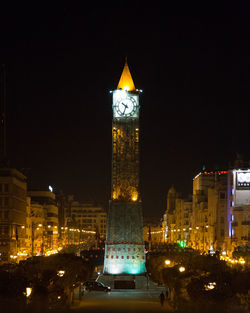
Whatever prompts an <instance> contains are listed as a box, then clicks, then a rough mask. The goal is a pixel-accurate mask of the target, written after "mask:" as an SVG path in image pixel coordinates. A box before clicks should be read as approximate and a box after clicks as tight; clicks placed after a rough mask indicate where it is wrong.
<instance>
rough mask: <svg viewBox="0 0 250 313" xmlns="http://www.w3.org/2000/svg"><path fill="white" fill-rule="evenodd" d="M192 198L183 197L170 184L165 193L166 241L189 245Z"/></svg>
mask: <svg viewBox="0 0 250 313" xmlns="http://www.w3.org/2000/svg"><path fill="white" fill-rule="evenodd" d="M191 216H192V198H188V199H186V198H183V197H182V196H181V195H180V194H179V193H177V192H176V190H175V188H174V187H173V186H172V187H171V188H170V189H169V191H168V195H167V210H166V214H165V220H166V221H167V236H166V235H165V237H167V242H168V243H176V242H180V241H183V242H185V244H186V245H190V243H191V242H190V232H191Z"/></svg>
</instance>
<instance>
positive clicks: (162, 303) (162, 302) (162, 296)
mask: <svg viewBox="0 0 250 313" xmlns="http://www.w3.org/2000/svg"><path fill="white" fill-rule="evenodd" d="M164 300H165V296H164V293H163V291H162V292H161V294H160V302H161V306H163V305H164Z"/></svg>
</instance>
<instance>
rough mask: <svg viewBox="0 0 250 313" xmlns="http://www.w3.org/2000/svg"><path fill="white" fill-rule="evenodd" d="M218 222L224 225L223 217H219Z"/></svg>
mask: <svg viewBox="0 0 250 313" xmlns="http://www.w3.org/2000/svg"><path fill="white" fill-rule="evenodd" d="M220 222H221V224H223V223H224V217H223V216H221V217H220Z"/></svg>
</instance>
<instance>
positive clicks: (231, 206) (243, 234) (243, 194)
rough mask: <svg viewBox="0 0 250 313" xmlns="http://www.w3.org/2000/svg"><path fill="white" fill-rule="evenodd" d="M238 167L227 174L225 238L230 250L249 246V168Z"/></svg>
mask: <svg viewBox="0 0 250 313" xmlns="http://www.w3.org/2000/svg"><path fill="white" fill-rule="evenodd" d="M247 165H249V164H247ZM239 166H242V167H241V168H237V169H232V170H230V171H229V173H228V197H227V206H228V214H227V223H228V230H227V232H228V233H227V236H228V246H232V249H233V248H235V247H236V246H240V245H249V244H250V168H248V167H244V166H245V164H239Z"/></svg>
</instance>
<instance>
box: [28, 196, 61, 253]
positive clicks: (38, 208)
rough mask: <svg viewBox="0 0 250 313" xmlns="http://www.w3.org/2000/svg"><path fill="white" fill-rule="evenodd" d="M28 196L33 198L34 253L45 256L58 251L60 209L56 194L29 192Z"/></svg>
mask: <svg viewBox="0 0 250 313" xmlns="http://www.w3.org/2000/svg"><path fill="white" fill-rule="evenodd" d="M28 196H29V197H30V198H31V225H32V226H31V227H32V247H33V248H32V250H33V253H34V254H37V253H40V254H43V253H47V252H48V251H53V250H57V249H58V247H59V240H58V207H57V205H56V197H55V194H54V193H53V192H52V191H48V190H29V191H28ZM36 243H37V246H35V244H36Z"/></svg>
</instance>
